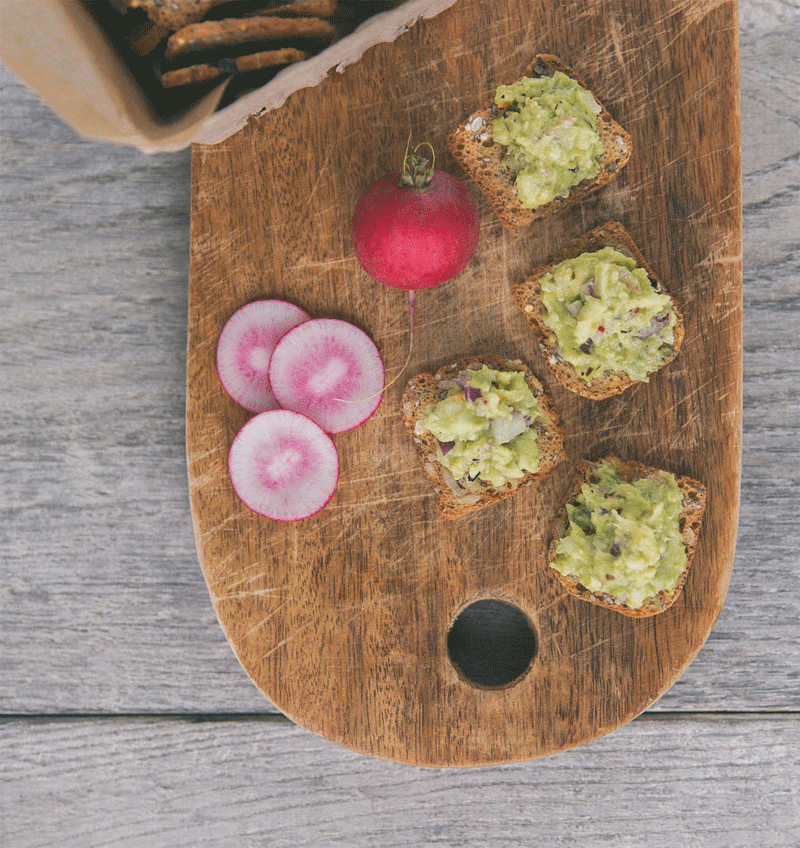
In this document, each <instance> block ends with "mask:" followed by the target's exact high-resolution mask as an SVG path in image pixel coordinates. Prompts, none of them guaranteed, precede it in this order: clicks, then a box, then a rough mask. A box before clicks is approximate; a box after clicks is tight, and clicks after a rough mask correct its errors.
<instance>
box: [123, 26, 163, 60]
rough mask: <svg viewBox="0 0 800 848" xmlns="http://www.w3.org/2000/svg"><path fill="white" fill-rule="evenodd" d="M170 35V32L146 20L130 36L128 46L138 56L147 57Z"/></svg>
mask: <svg viewBox="0 0 800 848" xmlns="http://www.w3.org/2000/svg"><path fill="white" fill-rule="evenodd" d="M169 34H170V30H168V29H166V28H165V27H162V26H159V25H158V24H154V23H153V22H152V21H150V20H146V21H143V22H142V23H141V24H139V25H138V26H137V27H136V28H135V29H134V30H133V31H132V32H131V34H130V35H129V36H128V46H129V47H130V48H131V50H132V51H133V52H134V53H135V54H136V55H137V56H147V55H149V54H150V53H152V52H153V51H154V50H155V49H156V47H158V45H159V44H161V42H162V41H163V40H164V39H165V38H166V37H167V36H168V35H169Z"/></svg>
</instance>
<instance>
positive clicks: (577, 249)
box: [511, 221, 685, 400]
mask: <svg viewBox="0 0 800 848" xmlns="http://www.w3.org/2000/svg"><path fill="white" fill-rule="evenodd" d="M606 246H608V247H613V248H615V249H616V250H619V251H620V252H621V253H625V254H626V255H628V256H630V257H631V258H633V259H634V260H635V261H636V264H637V265H638V266H639V267H640V268H642V269H644V271H645V272H646V273H647V276H648V277H649V278H650V283H651V285H652V286H653V288H654V289H655V291H657V292H660V293H662V294H667V295H669V292H667V291H666V290H665V289H664V286H663V285H662V284H661V281H660V280H659V279H658V277H657V276H656V275H655V273H654V272H653V270H652V269H651V268H650V266H649V265H648V263H647V261H646V260H645V258H644V256H642V253H641V251H640V250H639V248H638V247H637V246H636V244H635V243H634V241H633V239H632V238H631V236H630V234H629V233H628V231H627V230H626V229H625V228H624V227H623V226H622V224H619V223H617V222H616V221H611V222H608V223H606V224H602V225H600V226H599V227H595V228H594V229H593V230H591V231H589V232H588V233H585V234H584V235H582V236H581V237H580V238H578V239H576V240H575V241H573V242H571V243H570V244H569V245H567V247H565V248H564V249H563V250H561V251H559V252H558V253H556V254H555V255H554V256H553V257H551V258H550V259H549V260H548V261H547V262H545V263H544V264H542V265H538V266H537V267H535V268H534V269H533V270H532V271H531V272H530V273H529V274H528V275H527V276H526V277H525V279H524V280H523V281H522V282H521V283H517V284H515V285H513V286H512V289H511V291H512V294H513V296H514V300H515V301H516V303H517V306H519V308H520V309H521V310H522V313H523V315H524V316H525V318H526V319H527V321H528V324H529V325H530V328H531V330H533V333H534V335H535V336H536V340H537V341H538V343H539V346H540V347H541V349H542V353H543V354H544V357H545V361H546V362H547V366H548V368H549V369H550V370H551V371H552V372H553V374H554V376H555V377H556V378H557V379H558V381H559V382H560V383H561V384H562V385H563V386H564V387H565V388H566V389H569V390H570V391H571V392H575V394H578V395H581V396H582V397H586V398H590V399H592V400H602V399H603V398H607V397H612V396H613V395H618V394H620V393H621V392H623V391H625V389H627V388H628V387H629V386H632V385H633V384H634V382H635V381H634V380H631V378H630V377H629V376H628V374H627V373H626V372H624V371H613V372H607V373H606V374H604V375H603V376H602V377H600V378H595V379H593V380H592V382H591V383H587V382H586V381H585V380H584V379H583V378H582V377H581V376H580V375H579V374H578V372H577V371H576V370H575V367H574V366H573V365H572V364H571V363H569V362H567V361H566V360H565V359H563V358H562V356H561V351H560V348H559V345H558V340H557V339H556V334H555V333H554V332H553V331H552V330H551V329H550V328H549V327H548V326H547V325H546V324H545V322H544V315H545V314H546V311H547V310H546V309H545V306H544V304H543V303H542V298H541V294H542V290H541V279H542V277H543V276H544V275H545V274H546V273H548V272H549V271H550V270H551V269H552V268H553V267H554V266H555V265H558V263H559V262H563V261H564V260H566V259H572V258H574V257H576V256H580V254H582V253H587V252H592V251H595V250H600V249H601V248H603V247H606ZM669 297H670V300H671V301H672V308H673V309H674V310H675V316H676V323H675V326H674V327H673V335H674V339H673V343H672V345H670V346H669V348H668V349H665V350H664V359H663V361H662V362H661V364H660V365H659V367H658V369H656V370H660V369H661V368H663V367H664V366H665V365H668V364H669V363H670V362H672V360H673V359H674V358H675V357H676V356H677V355H678V351H679V350H680V348H681V344H682V343H683V338H684V333H685V329H684V321H683V315H682V314H681V312H680V310H679V308H678V305H677V303H676V302H675V298H674V297H672V296H671V295H669ZM653 373H655V371H651V372H650V374H653ZM648 376H649V375H648Z"/></svg>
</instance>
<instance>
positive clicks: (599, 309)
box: [540, 247, 677, 383]
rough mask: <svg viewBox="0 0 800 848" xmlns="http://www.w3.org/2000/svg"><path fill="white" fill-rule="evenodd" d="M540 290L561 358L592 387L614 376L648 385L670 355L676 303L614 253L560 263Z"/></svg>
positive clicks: (631, 263) (625, 258) (584, 255)
mask: <svg viewBox="0 0 800 848" xmlns="http://www.w3.org/2000/svg"><path fill="white" fill-rule="evenodd" d="M540 285H541V290H542V303H543V304H544V306H545V308H546V310H547V311H546V313H545V315H544V316H543V320H544V323H545V324H546V325H547V326H548V327H549V328H550V329H551V330H552V331H553V332H554V333H555V335H556V339H557V341H558V346H559V348H560V352H561V356H562V358H563V359H565V360H566V361H567V362H571V363H572V365H574V366H575V370H576V371H577V372H578V374H579V375H580V377H582V378H583V380H585V381H586V382H587V383H591V382H592V380H593V379H595V378H598V377H602V376H603V375H604V374H606V373H608V372H610V371H611V372H615V371H624V372H625V373H627V374H628V376H629V377H630V378H631V380H634V381H641V382H645V383H646V382H647V380H648V374H649V373H650V372H652V371H655V370H656V369H657V368H658V367H659V366H660V364H661V363H662V362H663V360H664V358H665V356H666V354H667V353H668V352H669V351H670V347H669V346H670V345H672V343H673V342H674V327H675V322H676V320H677V318H676V315H675V309H674V308H673V305H672V300H671V299H670V297H669V295H667V294H664V293H662V292H658V291H656V290H655V289H654V288H653V286H652V284H651V282H650V278H649V277H648V276H647V273H646V272H645V271H644V269H643V268H639V267H637V265H636V262H635V260H633V259H632V258H631V257H630V256H627V255H625V254H624V253H620V251H618V250H615V249H614V248H613V247H603V248H601V249H600V250H597V251H594V252H592V253H582V254H581V255H580V256H578V257H576V258H575V259H567V260H565V261H564V262H560V263H559V264H558V265H556V266H555V267H554V268H553V269H552V270H551V271H550V272H548V273H547V274H545V275H544V276H543V277H542V279H541V281H540ZM665 346H666V347H665Z"/></svg>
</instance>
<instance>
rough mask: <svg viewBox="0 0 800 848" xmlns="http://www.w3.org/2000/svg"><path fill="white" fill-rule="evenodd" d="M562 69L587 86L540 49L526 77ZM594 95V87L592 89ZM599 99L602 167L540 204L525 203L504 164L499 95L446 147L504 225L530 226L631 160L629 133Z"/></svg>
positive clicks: (518, 229)
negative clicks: (495, 126)
mask: <svg viewBox="0 0 800 848" xmlns="http://www.w3.org/2000/svg"><path fill="white" fill-rule="evenodd" d="M557 71H562V72H563V73H565V74H566V75H567V76H569V77H572V79H574V80H575V81H576V82H577V83H579V84H580V85H581V86H583V87H584V88H587V89H588V86H587V85H586V83H584V81H583V80H582V79H581V77H580V76H579V75H578V74H577V73H576V72H575V71H574V70H573V69H572V68H570V67H569V66H568V65H565V64H564V63H563V62H562V61H561V60H560V59H559V58H558V57H556V56H552V55H549V54H540V55H537V56H535V57H534V59H533V61H532V62H531V63H530V64H529V65H528V67H527V68H526V69H525V71H524V72H523V74H522V76H525V77H544V76H552V75H554V74H555V73H556V72H557ZM593 96H594V93H593ZM595 100H597V103H598V104H599V105H600V113H599V114H598V116H597V128H598V130H599V132H600V137H601V139H602V141H603V153H602V155H601V157H600V171H599V173H598V174H597V176H595V177H594V178H592V179H591V180H583V182H580V183H578V185H576V186H574V187H573V189H572V190H571V191H570V193H569V195H568V196H567V197H556V198H555V199H554V200H552V201H550V203H548V204H546V205H544V206H540V207H538V208H536V209H525V208H524V207H523V206H522V203H521V202H520V200H519V198H518V197H517V193H516V189H515V187H514V183H515V179H516V176H515V174H514V172H513V171H512V170H511V169H509V168H507V167H505V166H504V165H503V162H502V160H503V157H504V155H505V147H504V146H503V145H500V144H496V143H495V142H494V140H493V139H492V121H493V120H494V118H495V107H494V100H493V99H490V100H489V101H488V102H486V103H485V104H484V105H483V106H481V107H480V108H479V109H478V110H477V111H475V112H473V113H472V114H471V115H470V116H469V118H467V119H466V120H465V121H464V122H463V123H461V124H460V125H459V126H458V127H457V128H456V129H455V130H453V131H452V132H450V133H449V134H448V136H447V147H448V150H449V151H450V153H451V154H452V156H453V157H454V158H455V159H456V160H457V161H458V162H459V164H460V165H461V166H462V168H464V170H465V171H466V172H467V174H469V176H470V177H471V179H472V180H473V181H474V182H475V183H476V185H477V186H478V187H479V188H480V189H481V191H482V192H483V193H484V194H485V195H486V198H487V200H488V201H489V203H490V204H491V205H492V207H493V208H494V210H495V212H496V213H497V215H498V217H499V218H500V220H501V222H502V223H503V226H504V227H505V228H506V229H507V230H509V231H510V232H512V233H514V234H517V235H519V234H521V233H523V232H525V231H526V230H527V229H528V228H529V227H530V226H531V224H532V223H533V222H534V221H536V220H539V219H540V218H544V217H546V216H548V215H555V214H557V213H559V212H561V211H562V210H564V209H566V208H568V207H569V206H572V205H574V204H575V203H578V202H580V201H581V200H583V199H584V198H585V197H587V196H588V195H590V194H592V193H594V192H596V191H598V190H599V189H601V188H602V187H603V186H605V185H606V184H608V183H609V182H610V181H611V180H613V179H614V177H616V176H617V174H618V173H619V171H620V170H621V169H622V168H623V167H624V166H625V165H626V164H627V162H628V160H629V159H630V157H631V153H632V150H633V142H632V140H631V137H630V134H629V133H628V132H627V131H626V130H624V129H623V128H622V127H621V126H620V125H619V124H618V123H617V122H616V121H615V120H614V119H613V118H612V117H611V115H610V114H609V112H608V110H607V109H606V108H605V106H603V104H602V103H601V102H600V101H599V100H598V99H597V97H596V96H595Z"/></svg>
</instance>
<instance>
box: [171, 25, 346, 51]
mask: <svg viewBox="0 0 800 848" xmlns="http://www.w3.org/2000/svg"><path fill="white" fill-rule="evenodd" d="M335 35H336V28H335V27H334V26H333V24H331V23H330V22H329V21H324V20H321V19H320V18H278V17H272V16H270V17H253V18H246V19H236V18H226V19H224V20H221V21H202V22H201V23H197V24H190V25H189V26H186V27H183V29H180V30H178V32H176V33H175V34H174V35H172V36H170V38H169V41H168V42H167V49H166V51H165V54H164V56H165V58H166V59H172V58H174V57H175V56H178V55H182V54H184V53H194V52H198V51H202V50H213V49H215V48H219V47H231V46H233V45H237V44H246V43H247V42H249V41H275V40H278V39H284V38H324V39H332V38H333V37H334V36H335Z"/></svg>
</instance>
